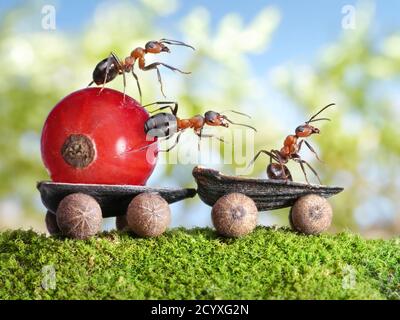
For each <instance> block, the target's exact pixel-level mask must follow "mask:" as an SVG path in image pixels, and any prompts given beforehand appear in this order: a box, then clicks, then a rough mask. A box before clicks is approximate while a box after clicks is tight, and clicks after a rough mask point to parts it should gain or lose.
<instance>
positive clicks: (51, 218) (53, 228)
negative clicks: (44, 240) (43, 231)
mask: <svg viewBox="0 0 400 320" xmlns="http://www.w3.org/2000/svg"><path fill="white" fill-rule="evenodd" d="M45 222H46V228H47V231H48V232H49V234H50V235H51V236H55V235H58V234H61V230H60V228H59V227H58V224H57V218H56V215H55V214H53V213H51V212H50V211H47V213H46V218H45Z"/></svg>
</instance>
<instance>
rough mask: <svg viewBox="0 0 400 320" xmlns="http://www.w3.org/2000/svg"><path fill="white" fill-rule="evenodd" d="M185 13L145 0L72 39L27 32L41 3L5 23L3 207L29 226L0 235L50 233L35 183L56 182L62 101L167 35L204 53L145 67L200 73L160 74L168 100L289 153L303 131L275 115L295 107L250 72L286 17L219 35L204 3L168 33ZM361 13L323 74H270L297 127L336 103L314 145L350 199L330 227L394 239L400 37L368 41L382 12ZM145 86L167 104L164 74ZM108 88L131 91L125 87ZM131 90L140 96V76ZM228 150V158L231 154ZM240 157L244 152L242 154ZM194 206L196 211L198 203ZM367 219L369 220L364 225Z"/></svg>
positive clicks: (122, 5)
mask: <svg viewBox="0 0 400 320" xmlns="http://www.w3.org/2000/svg"><path fill="white" fill-rule="evenodd" d="M175 9H176V3H175V2H168V3H167V1H165V0H158V1H156V3H154V2H152V1H147V0H142V1H141V2H137V3H136V4H135V5H132V4H128V3H127V2H115V3H113V4H112V5H111V4H110V3H109V2H105V3H103V4H101V5H99V6H98V8H97V10H96V11H95V12H94V13H93V18H92V19H91V20H90V21H87V23H86V25H85V26H84V28H82V30H80V32H79V33H73V34H69V33H64V32H62V31H59V30H55V31H51V30H49V31H46V30H42V29H39V28H38V29H37V30H36V29H34V28H33V29H32V28H29V27H28V28H27V26H30V25H40V24H39V23H38V19H40V15H38V13H39V12H40V8H39V7H35V5H34V4H31V5H24V6H22V7H16V8H13V9H12V10H11V11H8V12H6V13H5V14H4V16H3V17H2V19H1V22H0V24H1V26H0V56H1V60H2V77H0V97H1V108H0V148H1V157H0V197H1V199H2V200H1V203H8V202H9V201H12V202H13V203H17V204H18V208H19V220H17V222H15V223H14V225H13V224H12V223H10V221H8V220H7V219H8V217H7V216H4V215H3V214H2V215H0V227H3V228H4V227H10V226H11V227H15V226H18V227H19V226H23V227H26V226H33V227H34V228H35V229H41V230H43V227H44V225H43V223H42V217H43V215H38V212H42V211H43V209H42V207H41V206H40V201H39V197H38V193H37V191H36V190H35V188H34V186H35V183H36V181H38V180H41V179H48V176H47V173H46V171H45V169H44V168H43V165H42V162H41V159H40V145H39V141H40V131H41V128H42V125H43V123H44V121H45V119H46V115H47V114H48V112H49V111H50V110H51V108H52V107H53V106H54V105H55V104H56V103H57V102H58V101H59V100H60V99H61V98H62V97H64V96H66V95H67V94H69V93H70V92H72V91H75V90H78V89H80V88H83V87H85V86H86V85H87V84H88V83H89V81H90V80H91V73H92V70H93V67H94V66H95V64H96V63H97V62H98V61H100V60H101V59H102V58H104V57H106V56H108V54H109V52H110V51H111V50H112V51H114V52H116V53H117V54H118V55H119V56H120V58H123V57H125V56H126V55H128V54H129V52H130V51H131V50H132V49H133V48H135V47H137V46H143V45H144V44H145V43H146V42H147V41H148V40H151V39H159V38H162V37H166V38H176V39H179V40H182V41H185V42H188V43H190V44H192V45H193V46H195V47H196V49H197V50H196V51H195V52H192V51H191V50H188V49H186V48H180V47H172V48H171V49H172V53H171V54H170V55H168V56H166V55H164V56H162V57H161V56H153V57H150V56H149V57H148V58H146V59H147V61H148V62H151V61H156V59H157V60H159V61H165V62H167V63H169V64H171V65H176V66H177V67H179V68H181V69H182V70H190V71H191V72H192V74H191V75H190V76H184V75H180V74H174V73H172V72H170V71H169V70H162V76H163V80H164V84H165V91H166V93H167V95H168V99H173V100H177V101H179V103H180V106H181V107H180V115H181V116H182V117H186V116H192V115H194V114H196V113H201V112H204V111H205V110H207V109H212V108H214V109H216V110H221V109H222V110H223V109H231V108H235V109H236V110H242V111H245V112H247V113H250V114H252V115H253V124H254V125H255V126H256V127H257V128H258V129H259V132H258V134H257V135H256V137H255V143H256V150H257V149H260V148H267V149H272V148H280V145H281V144H282V142H283V139H284V137H285V136H286V135H287V134H292V133H293V131H294V128H295V127H293V128H292V127H286V124H287V123H288V121H287V120H285V119H277V115H276V109H279V108H281V107H283V108H290V104H287V105H289V107H288V106H280V105H276V102H275V101H273V100H272V99H271V98H268V97H266V96H265V94H264V91H265V88H266V87H267V82H268V81H267V79H260V78H259V77H257V76H256V75H255V72H254V71H255V70H253V69H252V67H251V63H250V59H251V55H253V54H258V53H262V52H265V50H266V49H267V48H268V45H269V44H270V43H271V39H272V38H271V37H272V35H273V32H274V30H275V29H276V28H277V27H278V25H279V20H280V14H279V12H278V11H277V10H276V9H275V8H271V7H268V8H265V9H264V10H262V11H260V12H259V13H258V14H257V15H256V16H255V17H254V18H253V20H252V21H250V22H247V23H246V24H245V23H244V22H243V20H242V18H241V17H240V15H238V14H228V15H226V16H224V17H223V18H222V19H221V20H220V21H219V23H218V25H217V26H216V27H215V28H214V27H211V15H210V12H208V11H207V9H205V8H203V7H201V6H199V7H197V8H195V9H193V10H192V11H191V12H189V13H188V14H187V16H186V17H184V18H183V19H181V20H180V21H177V23H176V25H173V26H171V28H170V30H169V31H168V32H167V33H166V32H165V30H163V29H162V28H161V27H159V26H158V25H157V23H156V21H157V19H158V18H159V17H160V16H163V15H168V14H171V13H173V12H174V10H175ZM360 10H361V9H360ZM361 12H362V14H364V15H365V16H363V17H362V18H360V19H358V24H357V28H356V29H355V30H343V35H342V37H341V38H340V39H339V40H338V41H337V42H336V43H334V44H331V45H329V46H327V47H325V48H323V49H322V51H321V54H320V57H319V59H318V61H317V62H316V63H315V64H314V65H312V66H299V65H281V66H277V67H276V68H274V70H272V71H271V73H270V77H271V78H273V79H274V81H275V84H276V86H277V88H278V89H279V90H280V91H281V92H283V93H284V94H285V95H286V96H287V97H288V98H289V99H291V100H292V101H293V102H294V103H293V108H294V109H295V110H299V111H300V112H301V116H299V115H298V114H297V115H298V121H299V123H298V124H300V123H301V122H302V121H304V120H305V119H307V118H308V117H309V115H311V114H312V113H313V112H314V111H315V110H317V109H318V108H319V107H321V106H323V105H326V104H328V103H330V102H336V104H337V107H336V108H335V109H332V110H329V112H327V113H326V115H327V116H329V117H330V118H332V122H330V123H320V125H321V129H322V134H321V135H320V136H318V137H315V138H314V137H313V139H312V141H311V142H312V144H313V145H314V146H316V147H317V150H318V152H319V154H320V157H321V158H322V159H323V161H324V163H323V164H320V163H317V162H315V161H314V159H313V158H312V157H310V156H308V155H307V154H306V152H304V153H305V158H306V159H307V160H310V161H311V162H312V164H313V165H314V166H315V167H316V168H317V170H318V172H319V173H320V175H321V177H322V179H323V182H324V183H326V184H331V183H332V184H337V185H341V186H344V187H346V192H344V193H342V194H341V195H340V196H338V197H335V198H334V199H332V203H333V205H334V207H335V221H334V227H333V229H332V230H333V231H336V230H341V229H343V228H351V229H353V230H357V229H358V228H359V227H360V226H361V227H362V228H364V229H362V230H361V231H364V232H367V229H369V228H370V227H371V226H378V227H379V230H381V231H383V232H386V233H385V234H384V235H388V234H392V233H394V232H398V231H399V229H400V222H398V221H399V216H400V213H399V211H400V210H399V204H398V202H397V201H396V200H397V199H396V196H397V195H398V194H399V188H400V182H399V181H398V180H396V178H395V177H397V176H399V166H398V165H397V163H398V161H399V159H398V156H399V154H400V142H399V140H398V139H396V137H398V136H399V133H400V132H399V131H400V129H399V127H398V125H397V123H398V119H399V111H398V110H399V109H398V103H399V102H398V101H399V98H398V97H399V96H398V94H397V95H396V90H395V89H396V86H397V87H398V85H399V77H398V74H399V69H400V52H399V48H400V34H399V33H394V34H390V35H387V36H386V37H384V38H380V39H381V40H380V41H379V43H378V42H376V41H375V40H376V39H374V38H372V36H371V32H370V30H371V21H372V13H371V12H370V11H368V10H361ZM34 13H35V14H34ZM266 72H267V70H266ZM139 77H140V81H141V85H142V88H143V101H144V102H145V103H148V102H153V101H156V100H163V97H162V96H161V94H160V92H159V86H158V82H157V79H156V74H155V72H154V73H153V72H141V71H139ZM109 87H113V88H116V89H118V90H122V79H117V80H115V81H113V82H112V83H110V85H109ZM390 89H392V90H390ZM127 90H128V94H130V95H132V96H134V97H137V91H136V85H135V83H134V81H133V79H131V77H128V88H127ZM396 101H397V102H396ZM396 103H397V106H396ZM396 107H397V109H396ZM284 110H288V109H284ZM280 120H282V121H280ZM292 123H293V122H292ZM221 130H222V129H221ZM216 132H220V131H219V130H217V131H216ZM187 136H190V135H189V134H188V135H187ZM190 138H191V137H183V139H182V141H181V144H182V145H185V144H186V145H189V151H190V148H192V149H193V144H192V143H191V142H190V141H194V140H190ZM185 139H186V140H185ZM224 148H225V147H222V148H221V150H220V151H221V152H225V150H224ZM242 149H243V148H242ZM241 151H242V150H240V148H238V150H234V151H233V152H239V153H240V152H241ZM174 152H175V151H174ZM234 159H235V158H234ZM266 163H267V160H265V161H261V160H260V161H258V162H257V164H256V167H255V171H254V172H253V173H252V174H253V175H257V176H264V175H265V173H264V170H265V165H266ZM192 166H193V165H190V166H189V165H165V166H162V165H159V166H158V169H157V170H158V171H159V172H160V173H159V176H160V177H161V176H163V177H164V179H165V180H164V181H171V180H174V182H175V184H178V185H182V186H188V185H190V186H192V185H193V179H192V176H191V167H192ZM239 166H243V164H238V163H235V162H234V163H233V165H228V166H222V165H219V167H220V168H221V169H223V170H226V171H228V172H234V171H233V168H235V167H239ZM290 169H291V170H292V173H293V174H294V175H295V177H296V179H298V180H301V181H303V177H302V175H301V171H300V169H299V168H297V166H296V165H292V164H291V165H290ZM157 177H158V176H157ZM168 177H171V179H170V180H168ZM157 184H160V185H162V184H164V183H163V182H160V183H159V182H157ZM196 201H197V202H196V203H198V202H199V199H197V200H196ZM381 204H383V209H385V210H386V211H390V214H387V215H385V216H384V218H385V219H386V220H385V219H383V220H382V219H379V214H380V212H375V213H373V212H372V218H371V214H369V213H371V212H369V211H371V208H373V209H374V210H375V209H376V208H380V205H381ZM189 205H191V208H192V209H193V208H194V206H195V204H193V203H192V204H189ZM3 207H4V206H3ZM387 208H389V209H387ZM2 210H3V209H2ZM280 212H282V211H280ZM279 214H280V213H279V212H278V213H277V214H274V215H273V217H275V218H276V217H278V215H279ZM364 214H365V217H367V216H369V217H370V218H368V219H369V220H368V219H367V220H363V219H364V218H363V215H364ZM368 214H369V215H368ZM374 214H375V216H374ZM38 218H39V220H38ZM354 218H356V220H355V219H354ZM396 219H397V220H396ZM282 221H283V220H282ZM363 221H364V222H365V223H364V222H363ZM395 221H397V222H395ZM379 235H382V234H379Z"/></svg>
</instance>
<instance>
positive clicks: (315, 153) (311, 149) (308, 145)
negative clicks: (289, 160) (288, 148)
mask: <svg viewBox="0 0 400 320" xmlns="http://www.w3.org/2000/svg"><path fill="white" fill-rule="evenodd" d="M302 141H304V143H305V144H306V146H307V147H308V149H310V151H311V152H312V153H314V155H315V157H316V158H317V159H318V160H319V161H321V162H323V161H322V160H321V159H320V158H319V157H318V154H317V152H316V151H315V150H314V148H313V147H312V146H311V144H309V143H308V141H306V140H301V141H300V143H301V142H302ZM299 150H300V149H299Z"/></svg>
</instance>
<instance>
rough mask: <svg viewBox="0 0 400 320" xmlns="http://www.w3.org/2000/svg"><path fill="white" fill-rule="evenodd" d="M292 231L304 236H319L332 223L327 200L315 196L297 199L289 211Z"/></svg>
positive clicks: (330, 208) (330, 210)
mask: <svg viewBox="0 0 400 320" xmlns="http://www.w3.org/2000/svg"><path fill="white" fill-rule="evenodd" d="M289 221H290V224H291V226H292V228H293V229H295V230H297V231H299V232H302V233H305V234H319V233H321V232H323V231H325V230H327V229H328V228H329V226H330V225H331V222H332V207H331V205H330V204H329V202H328V200H326V199H325V198H323V197H320V196H318V195H316V194H309V195H306V196H303V197H301V198H299V199H298V200H297V201H296V203H295V204H294V205H293V207H292V209H291V210H290V216H289Z"/></svg>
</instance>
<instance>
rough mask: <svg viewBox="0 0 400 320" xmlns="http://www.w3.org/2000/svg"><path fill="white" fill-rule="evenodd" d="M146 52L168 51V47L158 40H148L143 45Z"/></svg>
mask: <svg viewBox="0 0 400 320" xmlns="http://www.w3.org/2000/svg"><path fill="white" fill-rule="evenodd" d="M145 50H146V53H160V52H170V51H169V48H168V47H167V46H166V45H164V44H163V43H161V42H159V41H149V42H147V43H146V45H145Z"/></svg>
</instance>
